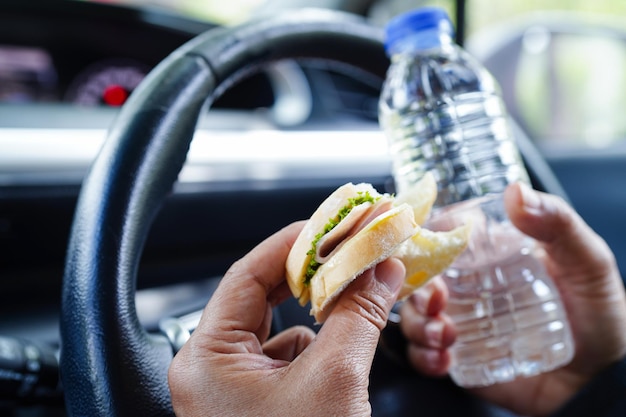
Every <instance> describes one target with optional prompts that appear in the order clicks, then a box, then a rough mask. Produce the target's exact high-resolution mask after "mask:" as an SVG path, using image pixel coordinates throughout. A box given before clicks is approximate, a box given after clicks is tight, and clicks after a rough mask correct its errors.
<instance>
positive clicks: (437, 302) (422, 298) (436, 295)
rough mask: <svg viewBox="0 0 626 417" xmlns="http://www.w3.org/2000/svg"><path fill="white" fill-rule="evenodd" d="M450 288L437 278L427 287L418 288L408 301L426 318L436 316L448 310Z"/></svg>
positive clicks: (407, 302)
mask: <svg viewBox="0 0 626 417" xmlns="http://www.w3.org/2000/svg"><path fill="white" fill-rule="evenodd" d="M447 303H448V287H446V284H445V283H444V282H443V280H442V279H441V278H440V277H435V278H434V279H432V280H431V281H429V282H428V283H427V284H426V285H424V286H422V287H420V288H418V289H417V290H416V291H415V292H414V293H413V294H411V295H410V296H409V298H407V300H406V304H411V305H412V306H413V308H414V309H415V311H416V312H417V313H419V314H422V315H425V316H436V315H437V314H439V313H440V312H441V311H443V310H444V309H445V308H446V305H447Z"/></svg>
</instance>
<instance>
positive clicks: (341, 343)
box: [316, 258, 405, 381]
mask: <svg viewBox="0 0 626 417" xmlns="http://www.w3.org/2000/svg"><path fill="white" fill-rule="evenodd" d="M404 275H405V268H404V264H403V263H402V262H401V261H400V260H398V259H395V258H390V259H387V260H386V261H383V262H381V263H380V264H378V265H377V266H376V267H374V268H371V269H369V270H368V271H366V272H364V273H363V274H362V275H361V276H360V277H358V278H357V279H356V280H354V281H353V282H352V283H351V284H350V285H349V286H348V288H347V289H346V290H345V291H344V292H343V293H342V294H341V295H340V297H339V299H338V301H337V303H336V305H335V307H334V308H333V310H332V313H331V314H330V316H329V317H328V318H327V319H326V321H325V322H324V325H323V326H322V328H321V329H320V331H319V333H318V336H317V342H318V343H317V344H316V347H319V349H320V351H321V352H320V353H319V354H320V355H321V356H324V357H326V358H328V359H329V360H331V361H332V360H333V359H335V360H337V361H342V360H346V359H348V360H349V361H350V362H352V361H353V360H357V361H359V362H360V363H359V365H360V366H359V368H360V369H361V370H365V369H367V372H368V373H369V369H370V368H371V364H372V361H373V358H374V353H375V351H376V346H377V344H378V339H379V337H380V332H381V330H382V329H383V328H384V327H385V325H386V324H387V318H388V317H389V312H390V311H391V308H392V307H393V305H394V303H395V302H396V299H397V297H398V293H399V292H400V288H401V287H402V283H403V282H404ZM344 363H345V362H344ZM361 366H364V367H365V368H362V367H361ZM366 375H367V374H366ZM365 380H366V381H367V378H365Z"/></svg>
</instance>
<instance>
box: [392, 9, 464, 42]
mask: <svg viewBox="0 0 626 417" xmlns="http://www.w3.org/2000/svg"><path fill="white" fill-rule="evenodd" d="M427 31H429V32H431V33H441V32H443V33H447V34H449V35H450V36H451V37H452V36H454V28H453V27H452V22H451V21H450V17H449V16H448V13H447V12H446V11H445V10H444V9H442V8H440V7H421V8H419V9H415V10H412V11H410V12H406V13H403V14H401V15H398V16H396V17H394V18H393V19H391V20H390V21H389V23H387V26H386V28H385V49H386V50H387V52H388V53H389V51H390V50H391V49H392V48H393V46H394V45H395V44H396V43H398V42H401V41H403V40H405V39H406V38H407V37H411V36H414V35H416V34H418V33H421V32H427ZM431 36H432V35H431Z"/></svg>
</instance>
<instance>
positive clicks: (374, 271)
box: [169, 223, 405, 416]
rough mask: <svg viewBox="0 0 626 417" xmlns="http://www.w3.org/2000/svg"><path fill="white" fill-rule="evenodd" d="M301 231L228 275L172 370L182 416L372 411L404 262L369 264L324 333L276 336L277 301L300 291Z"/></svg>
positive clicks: (279, 238) (286, 232) (275, 241)
mask: <svg viewBox="0 0 626 417" xmlns="http://www.w3.org/2000/svg"><path fill="white" fill-rule="evenodd" d="M302 228H303V223H297V224H293V225H291V226H289V227H287V228H285V229H283V230H281V231H280V232H278V233H276V234H275V235H273V236H271V237H270V238H268V239H267V240H266V241H264V242H263V243H261V244H260V245H259V246H257V247H256V248H255V249H254V250H252V251H251V252H250V253H249V254H248V255H246V256H245V257H244V258H242V259H241V260H240V261H238V262H237V263H235V264H234V265H233V266H232V267H231V268H230V270H229V271H228V272H227V274H226V275H225V277H224V279H223V280H222V282H221V284H220V286H219V288H218V289H217V290H216V292H215V294H214V295H213V297H212V298H211V301H210V302H209V304H208V305H207V307H206V309H205V311H204V314H203V317H202V319H201V321H200V324H199V326H198V328H197V329H196V331H194V333H193V335H192V337H191V339H190V340H189V341H188V342H187V344H186V345H185V346H184V347H183V349H182V350H181V351H180V352H179V353H178V354H177V356H176V357H175V358H174V361H173V362H172V365H171V367H170V372H169V383H170V388H171V393H172V403H173V406H174V410H175V412H176V414H177V415H178V416H195V415H198V416H200V415H232V416H252V415H255V416H256V415H298V416H305V415H341V416H363V415H369V414H370V413H371V410H370V404H369V402H368V392H367V388H368V383H369V371H370V368H371V365H372V361H373V356H374V352H375V350H376V345H377V343H378V338H379V335H380V331H381V329H382V328H383V327H384V325H385V323H386V321H387V317H388V314H389V311H390V309H391V307H392V306H393V304H394V302H395V300H396V297H397V296H398V293H399V292H400V289H401V286H402V285H403V282H404V277H405V269H404V266H403V264H402V263H401V262H399V261H398V260H396V259H389V260H387V261H384V262H382V263H380V264H378V265H377V266H376V267H374V268H371V269H368V270H367V271H365V272H364V273H363V274H362V275H361V276H360V277H359V279H358V280H356V281H354V282H353V283H352V284H351V285H350V286H349V287H348V288H347V289H345V291H344V292H343V293H342V294H341V295H340V296H339V298H338V300H337V302H336V304H335V306H334V309H333V313H332V314H331V315H330V316H329V317H328V318H327V319H326V322H325V324H324V326H323V327H322V328H321V329H320V331H319V333H318V335H317V336H316V335H315V334H314V332H313V331H312V330H310V329H308V328H304V327H295V328H291V329H289V330H286V331H284V332H282V333H280V334H278V335H276V336H275V337H273V338H271V339H269V340H268V335H269V329H270V323H271V314H272V313H271V311H272V307H273V306H275V305H276V304H278V303H280V302H281V301H282V300H284V299H285V298H286V297H289V296H291V292H290V290H289V288H288V286H287V283H286V282H285V275H286V271H285V262H286V259H287V256H288V254H289V251H290V249H291V247H292V245H293V244H294V242H295V240H296V237H297V236H298V234H299V233H300V231H301V230H302ZM354 335H359V336H358V337H355V336H354ZM305 398H306V401H304V400H303V399H305Z"/></svg>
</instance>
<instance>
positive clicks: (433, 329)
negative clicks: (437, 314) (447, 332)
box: [424, 320, 443, 347]
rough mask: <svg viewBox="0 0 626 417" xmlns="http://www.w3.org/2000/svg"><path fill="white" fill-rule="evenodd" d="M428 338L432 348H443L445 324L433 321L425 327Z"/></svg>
mask: <svg viewBox="0 0 626 417" xmlns="http://www.w3.org/2000/svg"><path fill="white" fill-rule="evenodd" d="M424 332H425V333H426V338H427V339H428V342H429V344H430V346H431V347H441V340H442V339H443V322H442V321H439V320H431V321H429V322H428V323H426V326H425V327H424Z"/></svg>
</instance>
